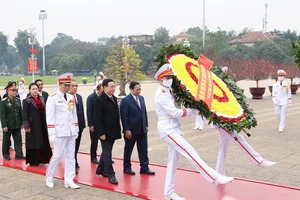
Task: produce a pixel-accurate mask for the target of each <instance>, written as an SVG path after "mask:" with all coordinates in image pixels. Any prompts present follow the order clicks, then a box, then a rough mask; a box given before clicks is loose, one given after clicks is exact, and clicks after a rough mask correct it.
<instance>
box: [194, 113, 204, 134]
mask: <svg viewBox="0 0 300 200" xmlns="http://www.w3.org/2000/svg"><path fill="white" fill-rule="evenodd" d="M203 125H204V119H203V117H202V116H201V115H199V114H197V115H196V119H195V127H194V128H193V130H200V131H202V130H203Z"/></svg>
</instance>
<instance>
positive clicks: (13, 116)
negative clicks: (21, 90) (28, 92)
mask: <svg viewBox="0 0 300 200" xmlns="http://www.w3.org/2000/svg"><path fill="white" fill-rule="evenodd" d="M4 89H5V90H6V92H7V94H8V96H7V97H5V98H3V99H2V101H1V105H0V106H1V109H0V110H1V123H2V129H3V143H2V154H3V158H4V159H5V160H10V156H9V146H10V145H9V144H10V136H11V135H12V137H13V139H14V144H15V152H16V159H25V157H24V156H23V152H22V136H21V129H22V128H23V125H22V108H21V101H20V99H19V98H17V97H16V95H17V94H18V90H17V88H16V82H9V83H8V85H7V86H6V87H5V88H4Z"/></svg>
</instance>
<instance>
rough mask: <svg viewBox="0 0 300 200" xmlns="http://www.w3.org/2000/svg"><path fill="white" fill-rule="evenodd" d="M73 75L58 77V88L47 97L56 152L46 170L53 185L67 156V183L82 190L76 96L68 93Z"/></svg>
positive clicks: (48, 113) (48, 124)
mask: <svg viewBox="0 0 300 200" xmlns="http://www.w3.org/2000/svg"><path fill="white" fill-rule="evenodd" d="M72 76H73V74H70V73H65V74H62V75H60V76H59V77H58V83H59V85H58V90H57V91H56V93H55V94H53V95H52V96H50V97H49V98H48V101H47V103H46V118H47V127H48V134H49V140H50V143H52V144H54V153H53V156H52V159H51V161H50V163H49V166H48V168H47V172H46V186H47V187H49V188H53V187H54V184H53V177H54V174H55V171H56V169H57V167H58V165H59V163H60V161H61V159H62V156H63V155H64V153H65V154H66V156H65V168H64V184H65V187H66V188H72V189H79V188H80V186H79V185H77V184H75V183H74V177H75V167H74V166H75V157H74V155H75V141H76V138H77V137H78V132H79V129H78V120H77V112H76V104H75V99H74V97H73V96H72V95H70V94H69V93H68V91H69V90H70V85H71V78H72Z"/></svg>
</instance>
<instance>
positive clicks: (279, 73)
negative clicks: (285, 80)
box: [277, 69, 286, 76]
mask: <svg viewBox="0 0 300 200" xmlns="http://www.w3.org/2000/svg"><path fill="white" fill-rule="evenodd" d="M277 75H278V76H286V72H285V71H284V70H283V69H279V70H278V71H277Z"/></svg>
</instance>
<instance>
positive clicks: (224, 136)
mask: <svg viewBox="0 0 300 200" xmlns="http://www.w3.org/2000/svg"><path fill="white" fill-rule="evenodd" d="M213 128H216V129H218V131H219V134H220V147H219V153H218V160H217V164H216V171H217V172H218V173H220V174H222V175H225V169H224V165H225V159H226V155H227V151H228V147H229V142H230V140H231V141H232V142H233V143H235V144H236V145H237V146H238V147H239V148H240V149H242V150H243V151H244V152H245V153H246V154H247V155H248V156H249V157H250V158H251V159H252V160H253V161H254V162H255V164H256V165H258V166H259V164H260V163H261V162H262V161H263V160H264V159H263V157H262V156H261V155H259V154H258V153H257V152H256V151H255V150H254V149H253V148H252V147H251V146H250V145H249V144H248V142H247V141H246V140H245V138H244V137H243V136H242V135H241V134H238V133H237V132H236V131H234V134H233V135H235V136H236V137H237V138H238V140H235V139H234V138H233V135H232V134H231V133H230V132H229V131H226V130H224V129H221V128H218V127H217V126H213Z"/></svg>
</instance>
